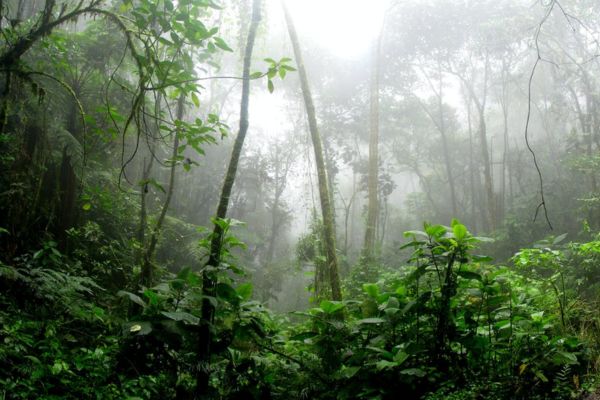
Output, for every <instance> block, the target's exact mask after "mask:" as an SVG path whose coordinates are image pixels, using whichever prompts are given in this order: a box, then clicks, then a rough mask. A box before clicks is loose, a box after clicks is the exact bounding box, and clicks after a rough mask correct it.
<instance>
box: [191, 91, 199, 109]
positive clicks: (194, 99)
mask: <svg viewBox="0 0 600 400" xmlns="http://www.w3.org/2000/svg"><path fill="white" fill-rule="evenodd" d="M192 102H193V103H194V105H195V106H196V107H200V99H199V98H198V95H197V94H196V93H194V92H192Z"/></svg>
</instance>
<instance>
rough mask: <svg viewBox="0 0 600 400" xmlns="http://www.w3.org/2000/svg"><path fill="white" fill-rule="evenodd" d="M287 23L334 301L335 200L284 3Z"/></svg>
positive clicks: (338, 296) (338, 295) (336, 278)
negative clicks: (316, 182) (312, 159)
mask: <svg viewBox="0 0 600 400" xmlns="http://www.w3.org/2000/svg"><path fill="white" fill-rule="evenodd" d="M282 5H283V10H284V14H285V20H286V23H287V27H288V32H289V35H290V40H291V42H292V46H293V48H294V55H295V57H296V62H297V64H298V73H299V75H300V84H301V86H302V94H303V96H304V105H305V106H306V114H307V117H308V126H309V129H310V135H311V139H312V143H313V148H314V152H315V164H316V165H317V176H318V180H319V197H320V199H321V213H322V214H323V230H324V232H323V233H324V241H325V255H326V261H327V267H328V270H329V271H328V272H329V281H330V282H329V283H330V285H331V298H332V299H333V300H342V290H341V286H340V278H339V272H338V260H337V254H336V248H335V240H336V237H335V225H334V208H333V204H332V203H333V201H332V198H331V196H330V193H329V184H328V179H327V170H326V168H325V160H324V157H323V143H322V141H321V136H320V134H319V130H318V127H317V117H316V115H315V106H314V104H313V99H312V94H311V92H310V87H309V85H308V77H307V74H306V68H305V67H304V63H303V61H302V53H301V51H300V44H299V42H298V35H297V33H296V28H295V27H294V22H293V20H292V17H291V15H290V13H289V10H288V8H287V6H286V4H285V0H283V1H282Z"/></svg>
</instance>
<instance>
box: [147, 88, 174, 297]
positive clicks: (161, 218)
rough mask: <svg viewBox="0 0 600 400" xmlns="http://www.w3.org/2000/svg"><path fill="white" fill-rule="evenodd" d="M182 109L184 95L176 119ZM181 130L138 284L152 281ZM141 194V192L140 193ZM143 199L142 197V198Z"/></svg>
mask: <svg viewBox="0 0 600 400" xmlns="http://www.w3.org/2000/svg"><path fill="white" fill-rule="evenodd" d="M183 111H184V97H183V95H181V96H179V100H178V101H177V114H176V115H177V119H178V120H181V119H183ZM180 134H181V132H179V130H176V131H175V132H174V135H175V137H174V138H173V152H172V154H171V169H170V173H169V188H168V189H167V195H166V197H165V202H164V203H163V206H162V209H161V210H160V214H159V216H158V219H157V220H156V225H154V229H153V230H152V234H151V236H150V239H148V247H147V248H146V249H145V251H144V256H143V260H142V270H141V272H140V286H146V287H148V286H152V283H153V282H154V267H153V265H152V259H153V258H154V252H155V251H156V245H157V244H158V239H159V237H160V232H161V229H162V224H163V222H164V221H165V217H166V216H167V210H168V209H169V205H170V204H171V199H172V198H173V192H174V191H175V180H176V179H175V178H176V174H175V171H176V168H177V162H176V161H175V159H176V158H177V154H179V153H178V150H179V136H180ZM142 191H144V189H142ZM142 196H143V194H142ZM142 199H143V198H142Z"/></svg>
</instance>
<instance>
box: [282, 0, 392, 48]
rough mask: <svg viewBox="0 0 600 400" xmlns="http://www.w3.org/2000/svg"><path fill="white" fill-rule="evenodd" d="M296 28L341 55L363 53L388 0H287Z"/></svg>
mask: <svg viewBox="0 0 600 400" xmlns="http://www.w3.org/2000/svg"><path fill="white" fill-rule="evenodd" d="M287 2H288V6H289V8H290V11H291V13H292V15H293V17H294V19H295V23H296V26H297V29H298V30H299V31H300V32H301V33H302V35H304V36H308V37H310V38H311V39H312V40H314V41H317V42H318V43H320V44H321V45H322V46H323V47H325V48H326V49H329V50H330V51H331V52H332V54H334V55H336V56H338V57H345V58H354V57H358V56H362V55H363V54H364V53H365V52H367V51H368V49H369V48H370V46H371V43H372V41H373V39H374V38H375V37H376V36H377V34H378V33H379V31H380V29H381V24H382V21H383V16H384V13H385V10H386V8H387V3H388V0H371V1H368V2H367V1H364V0H287Z"/></svg>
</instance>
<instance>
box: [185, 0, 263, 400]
mask: <svg viewBox="0 0 600 400" xmlns="http://www.w3.org/2000/svg"><path fill="white" fill-rule="evenodd" d="M261 7H262V1H261V0H254V1H253V5H252V22H251V23H250V30H249V31H248V40H247V42H246V49H245V51H244V67H243V72H242V78H243V84H242V100H241V104H240V127H239V132H238V135H237V137H236V139H235V143H234V145H233V150H232V152H231V158H230V160H229V166H228V167H227V173H226V175H225V180H224V182H223V188H222V190H221V197H220V199H219V205H218V207H217V215H216V218H217V219H225V218H226V217H227V208H228V207H229V198H230V197H231V191H232V189H233V184H234V182H235V176H236V174H237V168H238V164H239V161H240V156H241V153H242V149H243V146H244V140H245V139H246V133H247V132H248V126H249V121H248V108H249V104H250V66H251V63H252V52H253V50H254V41H255V39H256V31H257V30H258V25H259V23H260V20H261ZM223 235H224V232H223V228H222V227H221V225H219V224H215V226H214V229H213V233H212V238H211V243H210V254H209V259H208V262H207V264H206V265H207V267H210V268H208V269H207V268H205V270H204V272H203V274H202V285H203V286H202V290H203V293H204V296H205V298H204V300H203V301H202V322H201V325H200V329H199V332H198V349H197V353H198V367H197V370H196V388H195V392H194V398H195V399H202V398H205V397H206V394H207V392H208V387H209V379H210V355H211V342H212V338H211V325H212V323H213V320H214V313H215V309H214V306H213V305H212V304H211V302H210V301H209V299H208V297H214V295H215V288H216V284H217V282H216V278H215V276H214V273H213V271H214V269H216V268H218V267H219V265H220V264H221V250H222V244H223Z"/></svg>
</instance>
